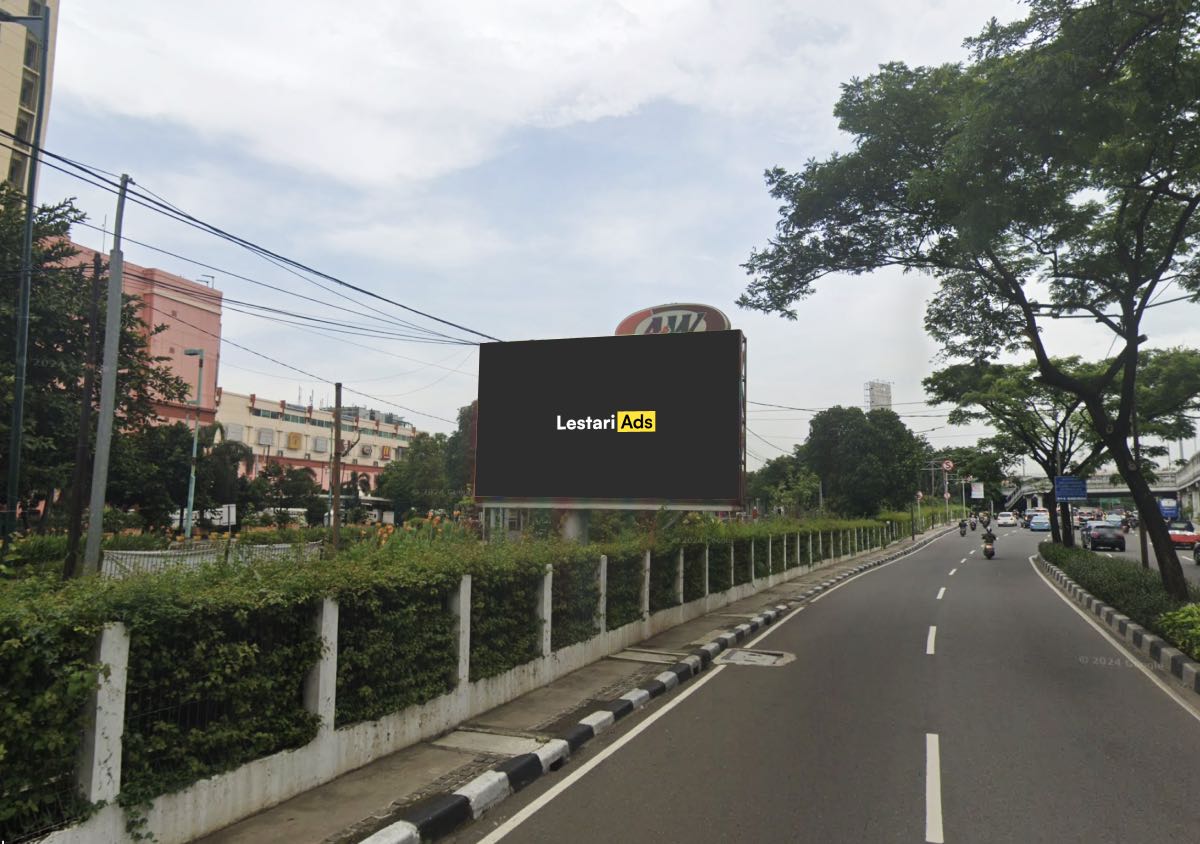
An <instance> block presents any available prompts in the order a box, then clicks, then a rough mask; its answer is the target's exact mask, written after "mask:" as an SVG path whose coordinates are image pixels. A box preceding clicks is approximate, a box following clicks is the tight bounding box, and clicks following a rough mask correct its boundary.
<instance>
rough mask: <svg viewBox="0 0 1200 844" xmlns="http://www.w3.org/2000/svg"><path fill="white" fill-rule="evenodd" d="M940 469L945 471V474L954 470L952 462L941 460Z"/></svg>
mask: <svg viewBox="0 0 1200 844" xmlns="http://www.w3.org/2000/svg"><path fill="white" fill-rule="evenodd" d="M942 468H943V469H945V470H946V471H947V472H949V471H951V470H952V469H953V468H954V461H953V460H943V461H942Z"/></svg>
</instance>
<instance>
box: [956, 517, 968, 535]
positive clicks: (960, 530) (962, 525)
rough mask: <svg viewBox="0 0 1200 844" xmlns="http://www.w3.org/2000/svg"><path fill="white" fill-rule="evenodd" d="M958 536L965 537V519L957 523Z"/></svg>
mask: <svg viewBox="0 0 1200 844" xmlns="http://www.w3.org/2000/svg"><path fill="white" fill-rule="evenodd" d="M958 535H959V536H966V535H967V520H966V519H959V521H958Z"/></svg>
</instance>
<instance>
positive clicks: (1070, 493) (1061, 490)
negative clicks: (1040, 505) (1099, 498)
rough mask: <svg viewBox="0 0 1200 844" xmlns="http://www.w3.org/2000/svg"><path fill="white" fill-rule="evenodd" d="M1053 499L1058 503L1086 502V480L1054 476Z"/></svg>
mask: <svg viewBox="0 0 1200 844" xmlns="http://www.w3.org/2000/svg"><path fill="white" fill-rule="evenodd" d="M1054 497H1055V498H1057V499H1058V500H1059V501H1087V497H1088V494H1087V479H1086V478H1073V477H1071V476H1070V475H1057V476H1055V478H1054Z"/></svg>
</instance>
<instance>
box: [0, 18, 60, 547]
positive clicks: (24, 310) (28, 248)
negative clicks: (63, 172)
mask: <svg viewBox="0 0 1200 844" xmlns="http://www.w3.org/2000/svg"><path fill="white" fill-rule="evenodd" d="M0 21H10V22H13V23H19V24H21V25H22V26H24V27H25V28H26V29H28V30H29V31H30V32H32V33H34V34H36V35H37V36H38V39H39V40H40V41H41V50H40V54H39V56H38V59H39V61H38V102H37V114H35V115H34V116H33V138H32V143H31V144H30V148H29V153H30V154H29V162H28V164H29V180H28V183H27V187H26V189H25V231H24V233H23V236H22V240H21V279H20V289H19V292H18V294H17V325H16V333H17V338H16V339H17V355H16V371H15V373H14V380H13V409H12V428H11V430H10V432H9V445H8V487H7V496H6V498H5V512H2V513H0V517H3V518H2V519H0V534H2V535H3V536H4V537H5V543H6V544H5V547H6V548H7V539H8V535H9V534H10V533H12V531H14V530H16V527H17V499H18V497H19V494H20V490H21V445H22V440H23V438H24V434H25V370H26V368H27V366H28V363H29V300H30V297H31V295H32V291H33V221H34V216H35V213H36V199H37V171H38V168H37V165H38V156H39V155H40V153H41V145H42V117H43V115H44V114H45V111H46V74H47V73H48V61H49V59H48V56H49V53H50V7H49V6H43V7H42V14H41V17H40V18H35V17H30V16H21V15H13V14H10V13H8V12H0Z"/></svg>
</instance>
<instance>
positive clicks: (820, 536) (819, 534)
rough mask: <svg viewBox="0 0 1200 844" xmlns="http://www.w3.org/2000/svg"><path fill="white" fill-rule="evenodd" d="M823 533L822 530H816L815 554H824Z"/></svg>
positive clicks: (819, 555)
mask: <svg viewBox="0 0 1200 844" xmlns="http://www.w3.org/2000/svg"><path fill="white" fill-rule="evenodd" d="M824 547H825V534H824V532H823V531H817V556H818V557H821V556H824V554H825V551H824Z"/></svg>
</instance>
